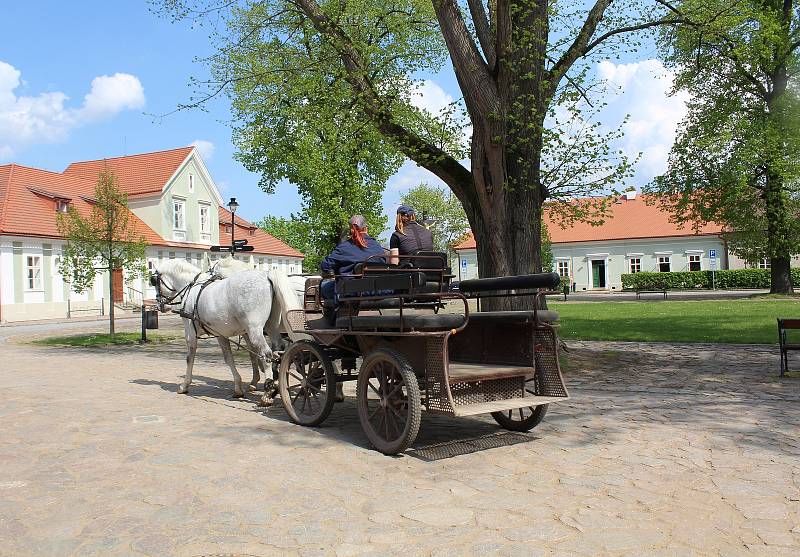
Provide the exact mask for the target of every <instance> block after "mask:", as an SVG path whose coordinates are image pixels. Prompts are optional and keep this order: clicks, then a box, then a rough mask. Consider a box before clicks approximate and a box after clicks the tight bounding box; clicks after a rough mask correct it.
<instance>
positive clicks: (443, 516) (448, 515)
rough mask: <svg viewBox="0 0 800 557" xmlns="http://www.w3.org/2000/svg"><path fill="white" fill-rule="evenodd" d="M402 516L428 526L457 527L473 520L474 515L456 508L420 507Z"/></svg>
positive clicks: (469, 510) (467, 510)
mask: <svg viewBox="0 0 800 557" xmlns="http://www.w3.org/2000/svg"><path fill="white" fill-rule="evenodd" d="M402 515H403V516H404V517H406V518H409V519H411V520H416V521H417V522H422V523H423V524H427V525H428V526H457V525H459V524H469V523H471V522H472V521H473V520H474V519H475V513H474V512H473V511H472V510H471V509H461V508H457V507H456V508H452V507H450V508H447V507H421V508H416V509H411V510H408V511H405V512H403V513H402Z"/></svg>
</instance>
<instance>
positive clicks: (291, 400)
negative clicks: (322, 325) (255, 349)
mask: <svg viewBox="0 0 800 557" xmlns="http://www.w3.org/2000/svg"><path fill="white" fill-rule="evenodd" d="M278 374H279V377H278V386H279V389H280V393H281V400H282V401H283V406H284V408H286V412H287V413H288V414H289V417H290V418H291V420H292V421H293V422H294V423H296V424H300V425H305V426H315V425H319V424H321V423H322V422H323V421H325V418H327V417H328V414H330V413H331V409H332V408H333V402H334V397H335V394H336V369H335V368H334V365H333V362H332V361H331V359H330V358H329V357H328V355H327V354H325V351H324V350H323V348H322V346H321V345H320V344H318V343H316V342H313V341H308V340H301V341H298V342H295V343H294V344H292V345H291V346H289V348H288V349H287V350H286V352H284V354H283V357H282V358H281V365H280V369H279V372H278Z"/></svg>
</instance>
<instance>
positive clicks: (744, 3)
mask: <svg viewBox="0 0 800 557" xmlns="http://www.w3.org/2000/svg"><path fill="white" fill-rule="evenodd" d="M674 9H675V11H676V12H677V13H679V14H685V15H684V16H683V17H684V19H686V20H687V21H689V22H690V24H688V25H681V26H679V27H677V28H674V29H672V30H671V31H670V32H665V33H664V36H663V46H664V50H665V54H666V58H667V60H668V62H670V63H671V65H672V66H673V67H674V68H675V70H676V82H675V87H676V88H677V89H682V90H686V91H688V92H690V93H691V100H690V101H689V103H688V114H687V117H686V118H685V120H684V121H683V123H682V124H681V127H680V129H679V130H678V136H677V138H676V141H675V145H674V146H673V148H672V151H671V153H670V158H669V168H668V171H667V173H666V174H665V175H664V176H661V177H660V178H658V179H657V180H656V181H655V183H654V185H653V186H652V187H651V189H652V190H653V191H655V192H657V193H659V194H661V199H662V201H663V203H664V204H665V205H666V206H667V207H669V208H670V209H671V210H672V211H673V213H674V214H675V215H676V217H677V219H678V220H679V221H683V222H693V223H696V224H698V225H699V224H702V223H705V222H718V223H722V224H724V225H726V227H727V228H728V229H729V230H730V233H729V237H730V240H731V247H732V249H733V251H734V252H735V253H738V254H739V255H741V256H742V257H744V258H745V259H746V260H749V261H755V260H758V259H762V258H769V259H770V260H771V269H772V271H771V273H772V277H771V278H772V280H771V291H772V292H775V293H788V292H791V291H792V282H791V274H790V261H791V258H792V255H794V254H796V253H798V252H800V221H799V219H800V189H799V188H798V178H800V126H799V124H800V111H799V110H798V109H800V99H798V89H797V86H798V82H797V75H798V71H799V70H800V67H799V66H798V56H797V50H798V48H800V19H798V16H799V14H798V11H799V10H800V6H798V2H797V1H792V0H684V1H681V2H677V3H676V4H675V6H674Z"/></svg>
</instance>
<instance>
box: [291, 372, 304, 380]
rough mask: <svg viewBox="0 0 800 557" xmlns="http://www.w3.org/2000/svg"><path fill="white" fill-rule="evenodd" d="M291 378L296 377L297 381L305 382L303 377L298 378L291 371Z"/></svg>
mask: <svg viewBox="0 0 800 557" xmlns="http://www.w3.org/2000/svg"><path fill="white" fill-rule="evenodd" d="M289 376H290V377H294V378H295V379H297V380H298V381H302V380H303V378H302V377H298V376H297V375H295V374H294V373H292V372H291V371H290V372H289Z"/></svg>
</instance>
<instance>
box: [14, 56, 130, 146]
mask: <svg viewBox="0 0 800 557" xmlns="http://www.w3.org/2000/svg"><path fill="white" fill-rule="evenodd" d="M21 75H22V73H21V72H20V71H19V70H18V69H16V68H15V67H14V66H12V65H11V64H8V63H6V62H3V61H0V161H2V160H8V159H10V158H11V157H13V156H14V154H15V152H17V151H19V150H20V149H24V148H25V147H28V146H30V145H35V144H37V143H55V142H58V141H64V140H65V139H66V138H67V137H68V136H69V132H70V130H72V129H73V128H76V127H78V126H82V125H84V124H87V123H90V122H93V121H97V120H100V119H104V118H108V117H111V116H113V115H115V114H117V113H118V112H121V111H123V110H126V109H134V108H141V107H143V106H144V102H145V98H144V89H143V88H142V84H141V82H140V81H139V79H138V78H137V77H135V76H133V75H130V74H122V73H117V74H114V75H113V76H100V77H96V78H95V79H94V80H92V85H91V90H90V91H89V93H88V94H87V95H86V96H85V97H84V102H83V104H82V105H81V106H80V107H78V108H69V107H67V106H65V103H66V102H67V101H68V100H69V97H67V95H66V94H64V93H61V92H57V91H56V92H47V93H39V94H38V95H35V96H24V95H23V96H17V94H16V92H15V91H16V89H17V88H18V87H19V86H20V84H21V79H20V78H21Z"/></svg>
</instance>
